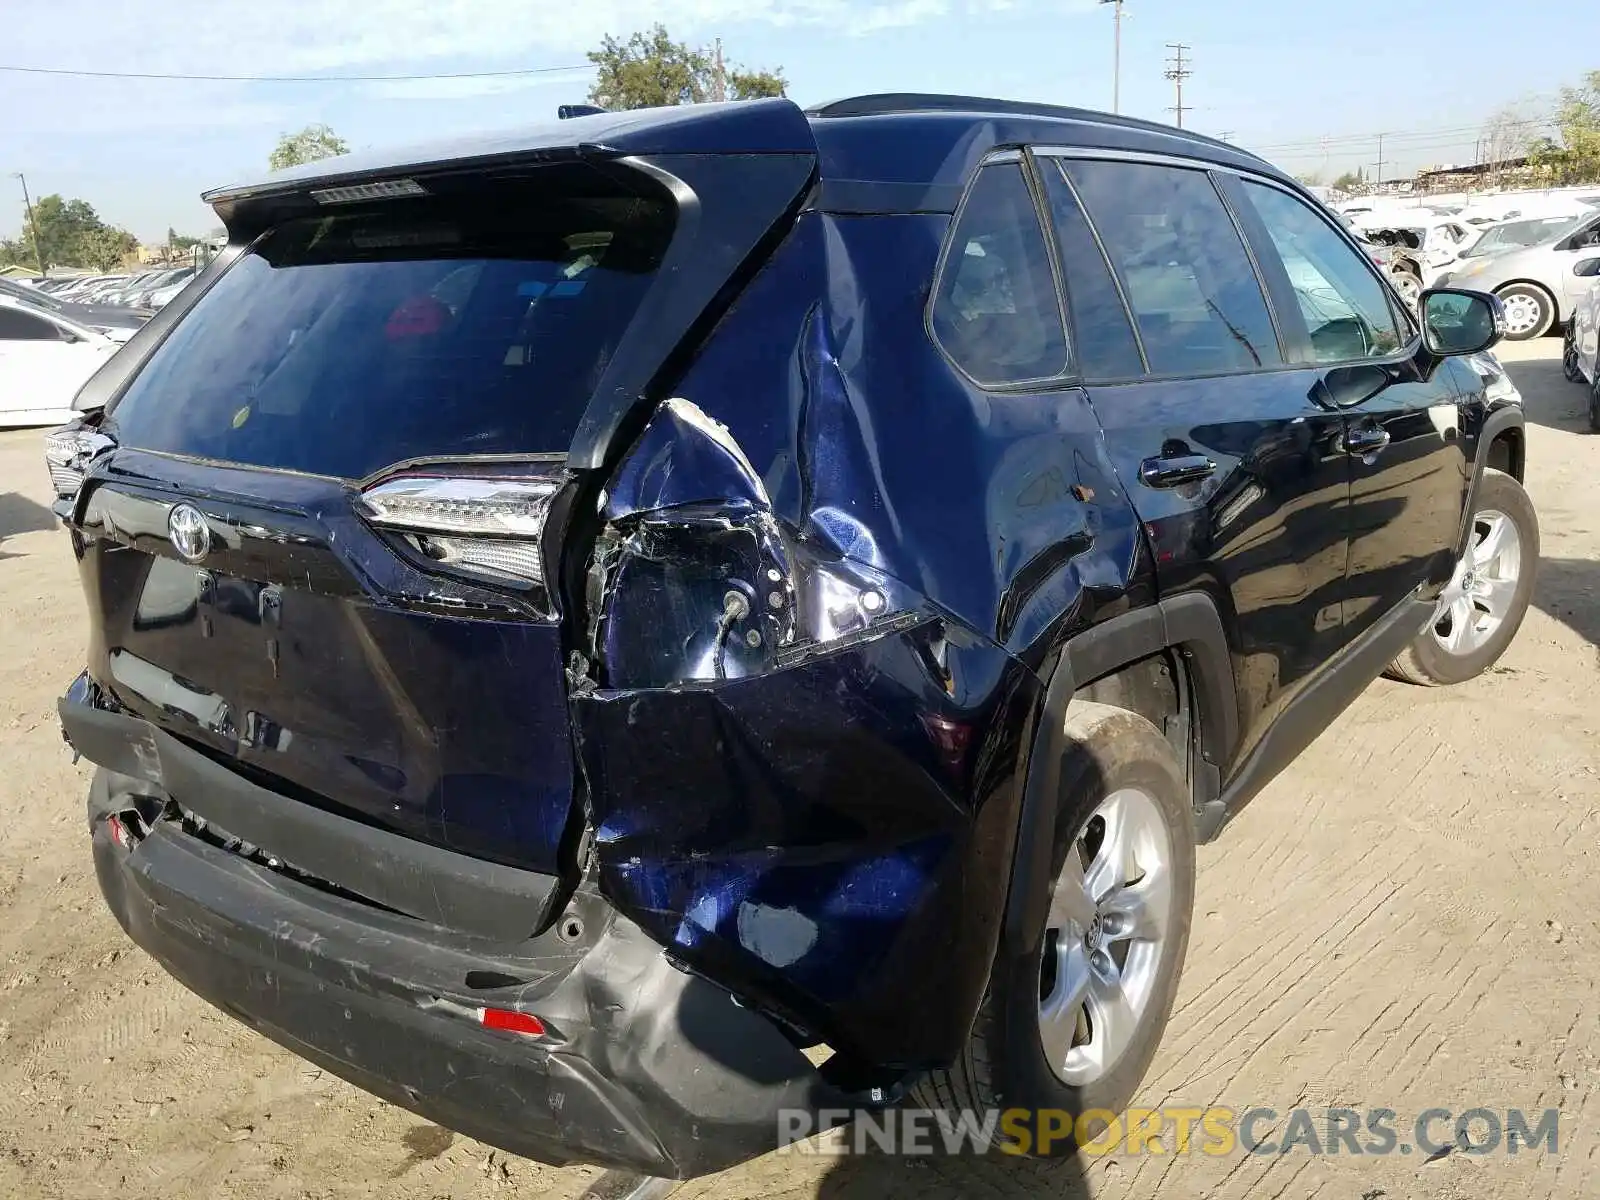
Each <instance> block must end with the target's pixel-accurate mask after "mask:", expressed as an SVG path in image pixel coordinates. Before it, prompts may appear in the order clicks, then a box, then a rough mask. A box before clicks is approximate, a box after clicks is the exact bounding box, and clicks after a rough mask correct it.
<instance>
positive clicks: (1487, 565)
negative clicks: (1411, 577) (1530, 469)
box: [1387, 468, 1539, 685]
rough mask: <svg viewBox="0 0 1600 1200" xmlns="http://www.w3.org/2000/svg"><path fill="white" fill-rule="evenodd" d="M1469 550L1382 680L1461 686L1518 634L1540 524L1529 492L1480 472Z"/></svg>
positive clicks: (1529, 593)
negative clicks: (1428, 622)
mask: <svg viewBox="0 0 1600 1200" xmlns="http://www.w3.org/2000/svg"><path fill="white" fill-rule="evenodd" d="M1473 504H1474V512H1473V515H1472V533H1471V535H1470V537H1469V538H1468V541H1467V552H1466V554H1464V555H1463V556H1462V558H1461V561H1460V562H1458V563H1457V564H1456V569H1455V572H1454V574H1452V575H1451V577H1450V582H1449V584H1448V585H1447V586H1446V587H1445V590H1444V591H1443V592H1442V593H1441V594H1440V596H1439V605H1438V608H1437V609H1436V610H1435V613H1434V620H1433V623H1432V624H1431V625H1429V626H1428V628H1426V629H1424V630H1423V631H1422V632H1421V633H1420V634H1418V635H1417V637H1416V639H1415V640H1414V641H1413V642H1412V643H1411V645H1410V646H1408V647H1407V648H1406V650H1405V651H1404V653H1402V654H1401V655H1400V657H1399V658H1397V659H1395V660H1394V662H1393V663H1391V664H1390V666H1389V669H1388V671H1387V674H1389V675H1390V676H1392V677H1393V678H1396V679H1403V680H1406V681H1407V682H1409V683H1420V684H1424V685H1434V684H1441V683H1463V682H1465V681H1466V680H1468V679H1473V678H1476V677H1477V676H1479V675H1481V674H1483V672H1485V671H1487V670H1488V669H1489V668H1490V667H1491V666H1493V665H1494V663H1495V662H1496V661H1497V660H1498V659H1499V657H1500V656H1501V655H1502V654H1504V653H1505V650H1506V647H1507V646H1509V645H1510V644H1511V639H1512V638H1514V637H1516V636H1517V629H1518V628H1519V627H1520V626H1521V625H1522V618H1523V617H1524V616H1525V615H1526V614H1527V611H1528V601H1529V599H1530V598H1531V597H1532V595H1533V578H1534V572H1535V569H1536V568H1537V566H1538V563H1539V518H1538V515H1537V514H1536V513H1535V512H1534V509H1533V502H1532V501H1531V500H1529V499H1528V493H1527V492H1525V491H1523V490H1522V485H1521V484H1519V483H1518V482H1517V481H1516V480H1515V479H1513V478H1512V477H1511V476H1510V475H1507V474H1505V473H1504V472H1503V471H1496V470H1493V469H1492V468H1491V469H1486V470H1485V471H1484V473H1483V478H1482V479H1481V480H1480V481H1479V482H1478V492H1477V495H1476V497H1475V498H1474V501H1473Z"/></svg>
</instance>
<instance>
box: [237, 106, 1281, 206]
mask: <svg viewBox="0 0 1600 1200" xmlns="http://www.w3.org/2000/svg"><path fill="white" fill-rule="evenodd" d="M1024 144H1026V145H1063V146H1074V147H1092V148H1100V149H1108V150H1120V151H1136V152H1141V153H1150V154H1167V155H1177V156H1183V157H1187V158H1199V159H1203V160H1208V161H1213V162H1217V163H1222V164H1228V165H1233V166H1236V167H1242V168H1245V169H1247V170H1253V171H1257V172H1263V173H1267V174H1271V175H1273V176H1275V177H1277V178H1280V179H1286V178H1287V177H1285V176H1283V175H1282V174H1281V173H1280V172H1278V171H1277V170H1276V169H1275V168H1273V167H1271V166H1270V165H1269V164H1267V163H1266V162H1264V161H1263V160H1262V159H1260V158H1257V157H1256V156H1255V155H1253V154H1250V153H1248V152H1246V151H1243V150H1241V149H1239V148H1238V147H1236V146H1232V145H1230V144H1228V143H1226V142H1221V141H1217V140H1215V139H1213V138H1208V137H1204V136H1201V135H1198V134H1195V133H1192V132H1189V131H1187V130H1182V129H1174V128H1171V127H1169V126H1166V125H1159V124H1156V123H1155V122H1152V121H1141V120H1137V119H1135V118H1131V117H1122V116H1112V115H1110V114H1108V113H1100V112H1094V111H1091V110H1088V109H1078V108H1065V107H1060V106H1057V105H1049V104H1027V103H1020V102H1016V101H1008V100H993V99H986V98H983V97H976V96H945V95H928V94H921V93H889V94H883V95H869V96H857V97H853V98H850V99H845V100H836V101H833V102H831V103H828V104H822V105H818V106H816V107H814V108H811V109H806V110H802V109H801V108H800V107H799V106H798V105H796V104H795V103H794V102H793V101H790V100H786V99H771V100H749V101H740V102H734V103H728V104H699V105H686V106H682V107H677V108H653V109H636V110H632V111H628V112H616V113H611V112H606V113H595V114H592V115H587V116H579V117H574V118H572V119H570V120H549V121H544V122H540V123H538V124H534V125H528V126H525V127H523V128H521V129H518V130H515V131H511V132H506V133H500V134H491V135H486V136H480V137H471V138H458V139H453V140H450V141H446V142H435V143H431V144H427V145H421V146H412V147H403V148H398V149H390V150H382V151H368V152H362V153H357V154H351V155H344V156H341V157H339V158H330V159H323V160H321V161H319V162H315V163H308V164H306V165H304V166H300V167H292V168H290V169H289V170H287V171H280V172H276V173H274V174H272V175H269V176H266V177H265V178H263V179H260V180H256V181H253V182H250V183H246V184H242V185H236V186H230V187H226V188H221V189H217V190H215V191H211V192H207V193H206V195H205V199H206V201H207V202H208V203H210V204H213V205H215V206H217V207H218V210H219V211H224V210H226V209H227V208H229V207H231V206H232V205H234V204H236V203H238V202H240V201H244V200H248V199H249V198H252V197H255V196H265V195H272V194H279V195H281V194H284V193H286V192H303V191H305V190H307V189H308V187H309V186H310V185H312V184H328V185H333V184H353V183H358V182H362V181H372V180H377V179H383V178H392V177H394V176H395V175H397V174H415V173H422V172H427V171H438V170H444V169H449V168H452V167H459V166H460V165H462V164H466V163H473V162H494V161H497V160H499V161H510V160H516V161H534V162H537V161H542V160H554V159H572V158H587V157H603V158H614V157H624V156H633V155H640V156H644V155H658V154H684V153H688V154H693V153H717V152H722V153H741V154H816V155H817V156H818V174H819V176H820V178H821V181H822V182H823V183H824V185H827V184H830V183H831V184H835V185H845V186H846V187H849V186H861V185H886V186H887V187H888V188H890V189H915V190H914V192H912V191H906V192H903V193H902V195H901V199H902V200H903V201H905V202H906V206H907V207H908V208H914V209H916V210H917V211H951V210H953V208H954V205H955V201H956V199H958V198H959V195H960V189H961V186H962V184H963V183H964V182H965V180H966V177H967V175H968V174H969V173H970V169H971V168H972V166H973V165H974V164H975V163H976V162H977V161H978V160H980V159H981V158H983V156H984V155H986V154H989V153H990V152H992V151H994V150H995V149H997V148H1002V147H1006V146H1015V145H1024ZM874 190H875V192H876V193H877V195H878V201H877V203H879V204H881V202H882V194H883V189H882V186H880V187H879V188H877V189H874ZM847 207H848V205H847Z"/></svg>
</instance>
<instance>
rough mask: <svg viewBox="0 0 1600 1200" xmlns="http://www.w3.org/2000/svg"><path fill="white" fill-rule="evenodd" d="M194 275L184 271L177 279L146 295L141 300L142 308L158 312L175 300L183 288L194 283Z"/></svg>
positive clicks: (191, 272) (192, 272)
mask: <svg viewBox="0 0 1600 1200" xmlns="http://www.w3.org/2000/svg"><path fill="white" fill-rule="evenodd" d="M195 274H196V272H194V271H192V270H190V271H184V272H182V273H181V274H180V275H179V277H178V278H177V279H174V280H171V281H169V282H167V283H164V284H162V285H161V286H160V287H158V288H156V289H155V290H154V291H151V292H148V293H146V294H145V297H144V300H143V306H144V307H145V308H148V309H152V310H154V311H157V312H159V311H160V310H161V309H163V308H165V307H166V306H167V305H168V304H169V303H171V302H172V301H173V300H175V299H177V296H178V293H179V292H181V291H183V289H184V288H186V287H188V286H189V284H190V283H192V282H193V281H194V277H195Z"/></svg>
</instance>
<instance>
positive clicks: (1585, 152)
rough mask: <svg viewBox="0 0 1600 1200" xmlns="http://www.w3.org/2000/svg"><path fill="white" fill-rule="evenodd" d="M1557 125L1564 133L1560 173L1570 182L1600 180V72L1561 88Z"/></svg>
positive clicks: (1589, 74)
mask: <svg viewBox="0 0 1600 1200" xmlns="http://www.w3.org/2000/svg"><path fill="white" fill-rule="evenodd" d="M1555 125H1556V128H1557V129H1558V130H1559V131H1560V133H1561V156H1560V159H1561V161H1560V163H1559V167H1558V169H1559V171H1560V174H1561V176H1562V178H1563V180H1564V181H1565V182H1567V183H1590V182H1592V181H1594V180H1596V179H1600V71H1590V72H1589V73H1588V74H1587V75H1585V76H1584V77H1583V82H1582V83H1580V84H1579V85H1578V86H1577V87H1564V88H1562V89H1561V96H1560V100H1559V101H1558V102H1557V104H1556V112H1555Z"/></svg>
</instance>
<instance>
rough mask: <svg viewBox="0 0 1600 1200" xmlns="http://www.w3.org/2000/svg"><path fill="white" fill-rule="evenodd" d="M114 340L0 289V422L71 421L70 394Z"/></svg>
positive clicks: (113, 347) (113, 345) (103, 357)
mask: <svg viewBox="0 0 1600 1200" xmlns="http://www.w3.org/2000/svg"><path fill="white" fill-rule="evenodd" d="M117 345H118V343H116V342H113V341H112V340H111V339H110V338H108V337H105V336H104V335H103V334H100V333H97V332H96V331H95V330H93V329H90V328H88V327H87V326H85V325H79V324H77V323H76V322H75V321H72V320H69V319H68V318H66V317H63V316H61V315H60V314H59V313H53V312H46V311H44V310H41V309H39V308H36V307H34V306H33V305H31V304H27V303H24V302H23V301H21V300H17V299H15V298H14V297H12V296H10V295H9V294H5V295H0V428H14V427H16V426H24V425H60V424H62V423H63V422H65V421H70V420H71V419H72V418H73V417H74V416H75V415H76V414H75V413H74V412H73V410H72V398H73V397H74V396H76V395H77V394H78V389H79V388H81V387H82V386H83V385H84V382H85V381H86V380H88V378H89V376H91V375H93V374H94V373H95V372H96V371H98V370H99V369H100V367H101V366H102V365H103V364H104V363H105V361H106V359H107V358H109V357H110V356H111V354H112V353H113V352H115V351H116V349H117Z"/></svg>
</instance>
